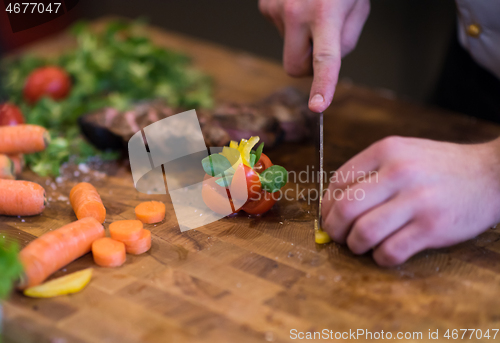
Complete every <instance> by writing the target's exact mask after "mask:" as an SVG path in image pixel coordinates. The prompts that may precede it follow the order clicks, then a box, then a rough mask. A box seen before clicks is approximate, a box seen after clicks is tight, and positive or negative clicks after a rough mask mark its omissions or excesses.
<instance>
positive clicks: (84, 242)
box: [18, 218, 104, 289]
mask: <svg viewBox="0 0 500 343" xmlns="http://www.w3.org/2000/svg"><path fill="white" fill-rule="evenodd" d="M101 237H104V228H103V226H102V225H101V223H99V222H98V221H97V220H95V219H94V218H84V219H80V220H78V221H76V222H73V223H70V224H67V225H64V226H63V227H61V228H59V229H57V230H54V231H49V232H47V233H45V234H43V235H42V236H40V237H39V238H37V239H35V240H34V241H32V242H31V243H29V244H28V245H27V246H26V247H25V248H24V249H23V250H21V252H20V253H19V259H20V260H21V263H22V265H23V267H24V276H23V277H22V278H21V283H20V284H19V286H18V287H19V288H20V289H26V288H29V287H33V286H36V285H39V284H40V283H42V282H43V281H44V280H45V279H46V278H47V277H49V276H50V275H51V274H52V273H54V272H55V271H57V270H58V269H60V268H62V267H64V266H65V265H67V264H69V263H70V262H72V261H74V260H76V259H77V258H79V257H80V256H83V255H84V254H86V253H88V252H89V251H90V249H91V247H92V243H93V242H94V241H95V240H96V239H99V238H101Z"/></svg>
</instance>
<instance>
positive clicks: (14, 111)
mask: <svg viewBox="0 0 500 343" xmlns="http://www.w3.org/2000/svg"><path fill="white" fill-rule="evenodd" d="M19 124H24V116H23V114H22V112H21V110H20V109H19V108H18V107H17V106H16V105H14V104H11V103H8V102H6V103H3V104H0V126H11V125H19Z"/></svg>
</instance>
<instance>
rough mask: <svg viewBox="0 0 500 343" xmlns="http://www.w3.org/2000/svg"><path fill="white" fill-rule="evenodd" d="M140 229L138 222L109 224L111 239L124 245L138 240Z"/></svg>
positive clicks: (140, 223)
mask: <svg viewBox="0 0 500 343" xmlns="http://www.w3.org/2000/svg"><path fill="white" fill-rule="evenodd" d="M142 229H143V226H142V222H141V221H140V220H118V221H115V222H113V223H111V224H109V233H110V235H111V238H113V239H114V240H117V241H120V242H123V243H125V244H127V243H129V242H133V241H136V240H138V239H139V238H140V237H141V231H142Z"/></svg>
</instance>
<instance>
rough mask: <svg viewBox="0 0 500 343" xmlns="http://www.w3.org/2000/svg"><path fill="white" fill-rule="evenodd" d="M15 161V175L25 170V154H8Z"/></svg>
mask: <svg viewBox="0 0 500 343" xmlns="http://www.w3.org/2000/svg"><path fill="white" fill-rule="evenodd" d="M7 156H8V157H9V158H10V159H11V160H12V163H14V170H15V175H19V174H21V173H22V172H23V168H24V155H23V154H16V155H7Z"/></svg>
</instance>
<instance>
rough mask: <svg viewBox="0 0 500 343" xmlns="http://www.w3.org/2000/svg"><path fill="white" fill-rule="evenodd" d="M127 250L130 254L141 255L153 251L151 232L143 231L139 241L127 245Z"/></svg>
mask: <svg viewBox="0 0 500 343" xmlns="http://www.w3.org/2000/svg"><path fill="white" fill-rule="evenodd" d="M125 249H126V250H127V252H128V253H129V254H133V255H140V254H143V253H145V252H146V251H148V250H149V249H151V231H149V230H146V229H142V230H141V236H140V238H139V239H137V240H136V241H133V242H128V243H125Z"/></svg>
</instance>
